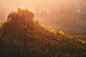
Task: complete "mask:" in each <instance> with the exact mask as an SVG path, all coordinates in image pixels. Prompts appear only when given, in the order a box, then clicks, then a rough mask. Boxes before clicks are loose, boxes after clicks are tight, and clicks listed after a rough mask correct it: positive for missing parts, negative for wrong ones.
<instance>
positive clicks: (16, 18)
mask: <svg viewBox="0 0 86 57" xmlns="http://www.w3.org/2000/svg"><path fill="white" fill-rule="evenodd" d="M28 21H34V14H33V13H32V12H31V11H29V10H28V9H21V8H18V10H17V11H11V12H10V13H9V15H8V17H7V22H8V23H11V22H19V23H23V22H28Z"/></svg>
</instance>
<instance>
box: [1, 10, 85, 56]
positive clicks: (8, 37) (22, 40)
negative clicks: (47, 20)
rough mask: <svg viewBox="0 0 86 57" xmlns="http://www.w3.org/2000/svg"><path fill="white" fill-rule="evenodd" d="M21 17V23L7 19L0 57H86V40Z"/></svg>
mask: <svg viewBox="0 0 86 57" xmlns="http://www.w3.org/2000/svg"><path fill="white" fill-rule="evenodd" d="M24 12H25V11H24ZM24 12H23V13H24ZM17 20H21V22H17V21H15V22H14V21H11V22H10V23H9V22H8V21H5V22H4V23H3V24H2V26H1V27H0V28H1V30H0V31H1V32H0V57H80V56H81V57H86V41H85V40H82V39H79V38H78V37H73V36H69V35H66V34H64V33H63V32H62V31H60V32H59V31H55V30H52V29H50V28H48V27H45V26H44V25H42V24H41V23H40V22H39V21H37V20H35V21H28V22H26V21H23V19H20V18H18V19H17Z"/></svg>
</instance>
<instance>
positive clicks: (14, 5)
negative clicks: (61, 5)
mask: <svg viewBox="0 0 86 57" xmlns="http://www.w3.org/2000/svg"><path fill="white" fill-rule="evenodd" d="M54 2H55V0H0V21H2V20H6V18H7V15H8V14H9V12H10V11H11V10H14V11H16V10H17V9H18V8H27V9H29V10H30V11H33V12H34V8H37V7H38V6H40V5H48V4H49V3H54Z"/></svg>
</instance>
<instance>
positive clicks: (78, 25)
mask: <svg viewBox="0 0 86 57" xmlns="http://www.w3.org/2000/svg"><path fill="white" fill-rule="evenodd" d="M41 14H42V13H40V14H39V15H36V17H37V20H39V21H40V22H41V23H42V24H44V25H46V26H48V27H51V28H52V29H54V30H57V31H63V32H64V33H66V34H70V35H71V34H78V33H86V26H85V25H86V20H85V19H86V17H85V14H81V13H76V14H71V13H69V14H52V15H51V14H44V15H43V16H42V15H41ZM41 17H42V18H41ZM85 35H86V34H85Z"/></svg>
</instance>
